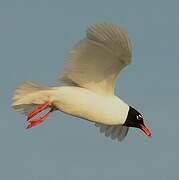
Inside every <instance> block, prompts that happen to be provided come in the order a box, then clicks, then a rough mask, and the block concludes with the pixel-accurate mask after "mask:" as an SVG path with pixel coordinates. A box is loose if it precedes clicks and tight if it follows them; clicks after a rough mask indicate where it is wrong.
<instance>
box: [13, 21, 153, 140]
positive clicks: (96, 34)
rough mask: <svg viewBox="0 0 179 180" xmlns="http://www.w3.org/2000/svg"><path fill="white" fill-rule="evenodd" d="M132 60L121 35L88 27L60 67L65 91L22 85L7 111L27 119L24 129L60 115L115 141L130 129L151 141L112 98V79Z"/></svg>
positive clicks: (137, 119) (140, 122) (131, 112)
mask: <svg viewBox="0 0 179 180" xmlns="http://www.w3.org/2000/svg"><path fill="white" fill-rule="evenodd" d="M131 59H132V45H131V42H130V40H129V38H128V34H127V32H126V31H125V30H123V29H122V28H121V27H118V26H116V25H113V24H108V23H102V24H96V25H93V26H90V27H89V28H88V29H87V32H86V37H85V38H83V39H82V40H81V41H80V42H79V43H77V44H76V45H75V46H74V47H73V48H72V49H71V50H70V52H69V55H68V58H67V60H66V61H65V65H64V71H63V73H62V74H61V75H60V76H59V80H60V81H61V82H63V83H64V85H62V86H60V87H47V86H42V85H39V84H35V83H33V82H31V81H26V82H24V83H23V84H21V85H20V86H19V87H18V88H17V89H16V90H15V93H14V96H13V99H12V107H13V108H14V109H16V110H17V111H18V112H20V113H23V114H25V115H26V116H27V121H28V123H29V124H28V126H27V128H32V127H34V126H36V125H38V124H40V123H42V122H43V121H45V119H47V118H48V117H49V116H50V115H51V114H52V113H53V112H54V111H56V110H59V111H62V112H64V113H67V114H70V115H73V116H77V117H80V118H83V119H85V120H88V121H91V122H94V123H95V125H96V126H97V127H99V128H100V132H102V133H105V135H106V136H107V137H111V138H112V139H117V140H118V141H122V140H123V139H124V138H125V137H126V135H127V133H128V130H129V127H135V128H139V129H141V130H142V131H143V132H144V133H145V134H146V135H147V136H148V137H151V132H150V130H149V129H148V128H147V127H146V126H145V124H144V118H143V116H142V114H141V113H139V112H138V111H137V110H136V109H134V108H133V107H132V106H130V105H128V104H127V103H126V102H124V101H123V100H121V99H120V98H119V97H117V96H116V95H115V84H116V80H117V76H118V74H119V73H120V72H121V70H122V69H123V68H124V67H126V66H127V65H128V64H130V63H131ZM46 109H47V110H48V112H46V113H45V114H44V115H41V116H40V117H37V115H38V114H39V113H41V112H42V111H44V110H46Z"/></svg>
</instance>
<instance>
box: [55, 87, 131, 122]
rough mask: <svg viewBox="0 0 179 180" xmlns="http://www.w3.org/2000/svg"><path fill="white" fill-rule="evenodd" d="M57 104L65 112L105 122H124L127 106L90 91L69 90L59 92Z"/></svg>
mask: <svg viewBox="0 0 179 180" xmlns="http://www.w3.org/2000/svg"><path fill="white" fill-rule="evenodd" d="M56 99H57V100H56V101H55V106H57V108H58V109H59V110H61V111H63V112H65V113H68V114H71V115H73V116H77V117H81V118H84V119H87V120H90V121H94V122H98V123H103V124H109V125H114V124H123V123H124V121H125V119H126V116H127V115H126V113H127V111H128V110H127V106H126V104H125V103H124V104H123V103H122V102H121V103H120V102H118V101H115V100H113V99H112V98H106V97H103V96H100V95H97V94H95V93H91V92H89V91H83V90H81V89H80V90H78V91H76V89H75V90H73V91H71V92H69V91H68V90H66V91H63V92H61V94H60V93H59V94H58V98H56Z"/></svg>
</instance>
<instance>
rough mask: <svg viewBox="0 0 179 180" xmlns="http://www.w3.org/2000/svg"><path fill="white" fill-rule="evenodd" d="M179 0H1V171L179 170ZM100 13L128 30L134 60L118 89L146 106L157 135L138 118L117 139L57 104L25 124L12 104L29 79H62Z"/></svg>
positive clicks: (106, 175) (85, 174) (33, 178)
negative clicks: (138, 124) (41, 119)
mask: <svg viewBox="0 0 179 180" xmlns="http://www.w3.org/2000/svg"><path fill="white" fill-rule="evenodd" d="M178 7H179V1H177V0H170V1H169V0H150V1H147V0H111V1H110V0H90V1H85V0H74V1H72V0H71V1H69V0H49V1H47V0H41V1H40V0H29V1H27V0H1V1H0V63H1V64H0V82H1V87H0V115H1V121H0V122H1V124H0V179H3V180H11V179H13V180H41V179H42V180H49V179H50V180H57V179H60V180H69V179H73V180H84V179H85V180H91V179H98V180H100V179H103V180H109V179H121V180H122V179H123V180H124V179H125V180H128V179H134V180H139V179H145V180H153V179H163V180H168V179H178V178H179V174H178V170H179V155H178V152H179V144H178V137H179V135H178V132H179V130H178V126H179V118H178V111H179V101H178V100H179V98H178V97H179V95H178V92H179V81H178V78H179V73H178V68H179V54H178V52H179V50H178V48H179V47H178V42H179V36H178V32H179V20H178V18H179V11H178ZM97 22H110V23H114V24H117V25H121V26H122V27H124V28H125V29H127V31H128V32H129V36H130V38H131V40H132V43H133V64H132V65H130V66H128V67H127V68H126V69H125V70H124V71H123V72H122V73H121V76H120V78H119V81H118V85H117V92H116V93H117V94H118V95H119V96H120V97H121V98H122V99H123V100H125V101H126V102H128V104H130V105H132V106H134V107H136V108H137V109H138V110H139V111H141V112H142V113H143V114H144V117H145V118H146V120H147V122H146V124H147V125H148V126H149V127H150V129H151V130H152V133H153V138H152V139H151V140H148V139H147V138H146V136H145V135H144V134H143V133H142V132H140V131H139V130H137V129H132V128H131V129H130V132H129V134H128V136H127V138H126V139H125V140H124V141H123V142H122V143H118V142H116V141H112V140H111V139H108V138H106V137H105V136H103V135H102V134H100V133H99V131H98V129H97V128H96V127H95V126H94V125H93V124H92V123H89V122H86V121H83V120H80V119H78V118H73V117H71V116H68V115H65V114H63V113H60V112H55V113H54V114H53V116H52V117H50V118H49V119H48V120H47V121H46V122H45V123H43V124H41V125H39V126H38V127H35V128H33V129H30V130H26V129H25V125H26V122H25V118H24V117H23V116H22V115H20V114H18V113H17V112H16V111H14V110H13V109H12V108H11V107H10V101H11V97H12V93H13V91H14V89H15V87H16V86H17V85H19V84H20V83H21V82H22V81H24V80H32V81H34V82H38V83H41V84H45V85H51V86H58V83H57V81H56V79H57V76H58V73H60V72H62V69H63V63H64V59H65V57H66V56H67V53H68V51H69V49H70V48H71V47H72V46H73V45H74V44H75V43H76V42H78V41H79V40H80V39H81V38H82V37H84V36H85V30H86V27H87V26H89V25H91V24H94V23H97Z"/></svg>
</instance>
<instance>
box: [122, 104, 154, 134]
mask: <svg viewBox="0 0 179 180" xmlns="http://www.w3.org/2000/svg"><path fill="white" fill-rule="evenodd" d="M123 125H124V126H128V127H136V128H139V129H141V130H142V131H143V132H144V133H145V134H146V135H147V136H148V137H151V136H152V133H151V132H150V130H149V129H148V128H147V127H146V126H145V124H144V118H143V116H142V115H141V114H140V113H139V112H138V111H137V110H135V109H134V108H132V107H131V106H129V111H128V116H127V119H126V121H125V123H124V124H123Z"/></svg>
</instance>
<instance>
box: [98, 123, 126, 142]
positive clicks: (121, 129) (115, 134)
mask: <svg viewBox="0 0 179 180" xmlns="http://www.w3.org/2000/svg"><path fill="white" fill-rule="evenodd" d="M95 126H96V127H99V128H100V132H101V133H104V134H105V136H106V137H111V138H112V139H117V140H118V141H122V140H123V139H124V138H125V137H126V136H127V133H128V130H129V127H127V126H122V125H116V126H109V125H103V124H99V123H95Z"/></svg>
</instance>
